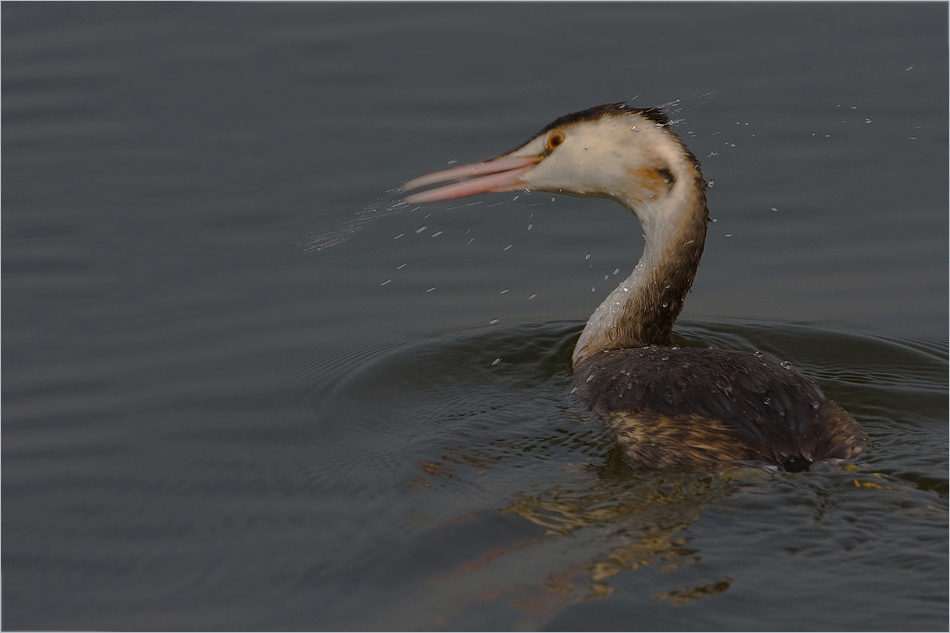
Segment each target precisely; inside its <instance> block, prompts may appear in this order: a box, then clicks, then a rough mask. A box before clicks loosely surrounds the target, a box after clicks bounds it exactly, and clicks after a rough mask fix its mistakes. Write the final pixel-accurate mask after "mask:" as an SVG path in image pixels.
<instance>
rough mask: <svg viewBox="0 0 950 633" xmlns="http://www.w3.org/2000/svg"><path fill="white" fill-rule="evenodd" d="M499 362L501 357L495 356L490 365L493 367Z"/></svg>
mask: <svg viewBox="0 0 950 633" xmlns="http://www.w3.org/2000/svg"><path fill="white" fill-rule="evenodd" d="M500 362H501V359H500V358H496V359H495V360H493V361H492V363H491V366H492V367H494V366H495V365H497V364H498V363H500Z"/></svg>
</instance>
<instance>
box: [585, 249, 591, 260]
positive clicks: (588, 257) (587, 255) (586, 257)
mask: <svg viewBox="0 0 950 633" xmlns="http://www.w3.org/2000/svg"><path fill="white" fill-rule="evenodd" d="M584 259H590V251H587V254H586V255H584Z"/></svg>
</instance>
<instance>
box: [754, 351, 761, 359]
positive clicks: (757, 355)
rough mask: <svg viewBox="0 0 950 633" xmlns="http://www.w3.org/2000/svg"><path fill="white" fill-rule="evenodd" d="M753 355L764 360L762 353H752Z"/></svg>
mask: <svg viewBox="0 0 950 633" xmlns="http://www.w3.org/2000/svg"><path fill="white" fill-rule="evenodd" d="M752 355H753V356H755V357H756V358H762V352H760V351H759V350H756V351H754V352H752Z"/></svg>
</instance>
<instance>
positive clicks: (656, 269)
mask: <svg viewBox="0 0 950 633" xmlns="http://www.w3.org/2000/svg"><path fill="white" fill-rule="evenodd" d="M669 162H670V165H671V171H672V172H673V174H674V176H675V184H674V185H673V188H672V189H671V190H670V191H669V193H668V194H667V195H664V196H662V197H660V199H658V200H655V201H654V200H649V201H647V202H643V201H642V200H639V199H629V198H628V199H624V198H623V197H621V196H617V199H618V202H620V203H621V204H623V205H624V206H625V207H627V208H628V209H630V210H631V211H633V212H634V213H635V214H636V215H637V217H638V218H639V219H640V223H641V225H642V227H643V231H644V235H645V244H644V248H643V255H642V256H641V257H640V261H639V262H637V265H636V267H635V268H634V269H633V272H632V273H631V275H630V276H629V277H627V279H625V280H624V281H623V282H622V283H621V284H620V285H619V286H617V288H616V289H614V291H613V292H611V293H610V295H609V296H608V297H607V298H606V299H605V300H604V302H603V303H601V304H600V306H599V307H598V308H597V310H595V311H594V313H593V314H592V315H591V317H590V319H589V320H588V321H587V325H586V326H585V327H584V331H583V332H582V333H581V336H580V338H579V339H578V341H577V345H576V347H575V348H574V356H573V364H574V367H577V365H578V364H579V363H580V362H582V361H583V360H584V359H586V358H588V357H589V356H591V355H593V354H595V353H597V352H600V351H603V350H607V349H623V348H629V347H643V346H646V345H670V344H671V343H672V340H671V338H670V336H671V333H672V327H673V322H674V321H675V320H676V317H677V316H679V313H680V311H681V310H682V307H683V301H684V300H685V298H686V293H687V292H688V291H689V289H690V286H691V285H692V282H693V277H694V276H695V274H696V269H697V268H698V266H699V260H700V257H701V256H702V252H703V245H704V243H705V238H706V223H707V222H708V212H707V210H706V195H705V187H706V183H705V181H704V180H703V179H702V174H701V173H700V172H699V170H698V169H697V167H696V166H694V165H693V164H692V163H691V162H690V161H688V160H685V159H684V157H683V155H682V153H680V155H679V160H676V161H669Z"/></svg>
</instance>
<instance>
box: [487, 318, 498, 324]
mask: <svg viewBox="0 0 950 633" xmlns="http://www.w3.org/2000/svg"><path fill="white" fill-rule="evenodd" d="M499 320H500V319H499V318H498V317H495V318H494V319H492V320H491V321H489V322H488V325H495V324H496V323H498V321H499Z"/></svg>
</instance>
